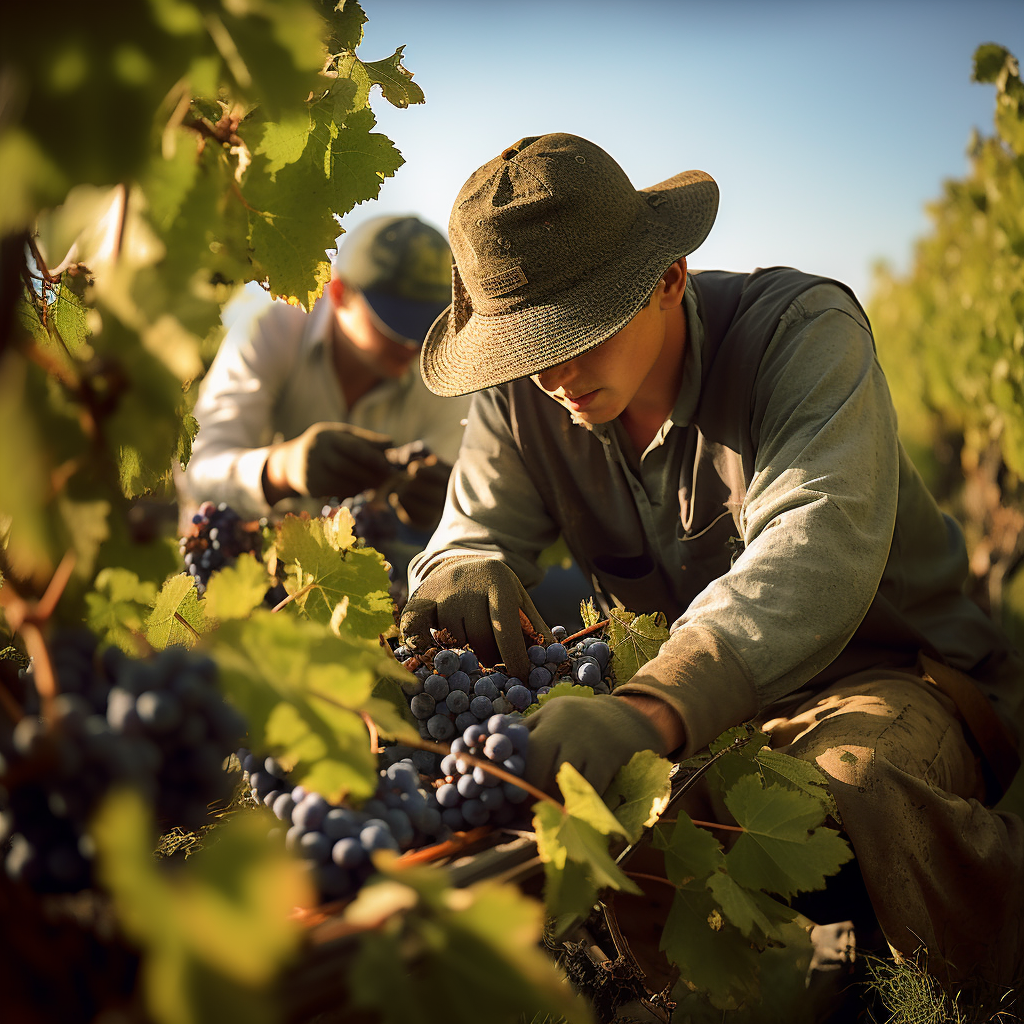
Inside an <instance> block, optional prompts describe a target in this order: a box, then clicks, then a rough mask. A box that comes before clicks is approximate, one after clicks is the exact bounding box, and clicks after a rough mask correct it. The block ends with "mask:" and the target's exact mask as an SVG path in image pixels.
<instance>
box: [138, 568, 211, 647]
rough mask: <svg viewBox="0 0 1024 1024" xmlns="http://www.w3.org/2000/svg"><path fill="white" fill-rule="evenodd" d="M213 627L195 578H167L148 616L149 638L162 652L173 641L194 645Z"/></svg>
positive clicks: (181, 575)
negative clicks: (201, 599)
mask: <svg viewBox="0 0 1024 1024" xmlns="http://www.w3.org/2000/svg"><path fill="white" fill-rule="evenodd" d="M182 620H184V621H182ZM209 628H210V622H209V620H208V619H207V618H206V613H205V612H204V611H203V606H202V603H201V602H200V600H199V594H198V592H197V590H196V584H195V580H193V579H192V577H191V576H189V575H187V574H186V573H179V574H178V575H177V576H172V577H171V578H170V579H169V580H167V582H166V583H165V584H164V585H163V587H162V588H161V589H160V593H159V594H157V597H156V601H155V603H154V605H153V610H152V612H150V614H149V617H148V618H147V619H146V639H147V640H148V641H149V642H150V644H151V645H152V646H153V647H155V648H156V649H157V650H158V651H162V650H163V649H164V648H165V647H169V646H171V645H172V644H180V645H181V646H182V647H193V646H194V645H195V643H196V641H197V640H198V639H199V637H201V636H202V635H203V634H204V633H206V632H207V631H208V630H209Z"/></svg>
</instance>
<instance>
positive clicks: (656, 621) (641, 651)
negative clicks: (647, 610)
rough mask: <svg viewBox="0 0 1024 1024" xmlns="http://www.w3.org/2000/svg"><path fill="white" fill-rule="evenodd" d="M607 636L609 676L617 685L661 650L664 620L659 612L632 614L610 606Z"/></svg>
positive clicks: (665, 633) (666, 626)
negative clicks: (608, 644)
mask: <svg viewBox="0 0 1024 1024" xmlns="http://www.w3.org/2000/svg"><path fill="white" fill-rule="evenodd" d="M608 637H609V643H610V645H611V649H612V659H611V673H612V678H613V679H614V680H615V685H616V686H621V685H622V684H623V683H625V682H627V681H628V680H630V679H632V678H633V676H635V675H636V674H637V672H638V671H639V670H640V669H641V668H642V667H643V666H644V665H646V664H647V662H649V661H650V660H651V659H652V658H653V657H654V656H655V655H656V654H657V653H658V651H660V650H661V645H662V644H663V643H664V642H665V641H666V640H667V639H668V623H667V621H666V619H665V616H664V615H663V614H662V613H661V612H658V613H657V614H656V615H636V614H635V613H633V612H628V611H625V610H624V609H622V608H613V609H612V610H611V616H610V621H609V623H608Z"/></svg>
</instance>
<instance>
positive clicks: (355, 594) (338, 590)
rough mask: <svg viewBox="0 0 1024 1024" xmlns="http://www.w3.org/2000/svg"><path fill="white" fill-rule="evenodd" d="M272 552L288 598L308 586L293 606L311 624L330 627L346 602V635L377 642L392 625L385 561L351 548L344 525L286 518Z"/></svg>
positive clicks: (367, 550) (341, 521)
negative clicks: (310, 587)
mask: <svg viewBox="0 0 1024 1024" xmlns="http://www.w3.org/2000/svg"><path fill="white" fill-rule="evenodd" d="M335 520H338V521H337V522H336V521H335ZM275 551H276V555H277V563H278V569H277V572H278V574H279V575H280V572H281V569H282V568H284V570H285V573H286V579H285V589H286V590H287V591H288V593H289V594H295V593H298V592H299V591H301V590H302V589H303V588H304V587H307V586H310V585H312V589H311V590H309V591H307V592H306V593H305V594H303V595H302V596H301V597H297V598H296V599H295V601H294V602H292V603H293V604H295V605H296V606H297V607H298V608H299V609H300V610H301V611H302V612H303V613H304V614H305V615H307V616H309V618H311V619H313V620H314V621H317V622H323V623H330V622H331V621H332V617H333V616H334V611H335V608H336V607H337V606H338V604H339V603H340V602H341V601H342V600H343V599H344V598H348V609H347V612H346V613H345V629H346V630H347V631H350V632H352V633H354V634H355V635H356V636H360V637H365V638H369V637H377V636H379V634H381V633H383V632H384V631H385V630H386V629H388V628H389V627H390V626H391V625H392V623H393V622H394V614H393V603H392V600H391V595H390V592H389V586H390V581H389V580H388V574H387V569H385V568H384V558H383V556H382V555H381V554H380V553H379V552H377V551H375V550H374V549H373V548H355V547H352V546H351V525H350V523H349V522H348V521H347V520H346V519H344V518H340V517H338V516H332V517H331V518H329V519H321V518H318V519H303V518H301V517H299V516H291V515H290V516H285V518H284V520H283V521H282V522H281V523H280V524H278V529H277V540H276V542H275Z"/></svg>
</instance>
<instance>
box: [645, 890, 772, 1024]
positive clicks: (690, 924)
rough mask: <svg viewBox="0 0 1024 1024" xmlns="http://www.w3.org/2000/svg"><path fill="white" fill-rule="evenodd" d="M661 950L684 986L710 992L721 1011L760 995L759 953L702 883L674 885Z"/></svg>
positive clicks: (713, 1003) (715, 1004)
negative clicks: (727, 918) (726, 919)
mask: <svg viewBox="0 0 1024 1024" xmlns="http://www.w3.org/2000/svg"><path fill="white" fill-rule="evenodd" d="M661 948H662V950H664V952H665V955H666V956H667V957H668V959H669V960H670V961H671V962H672V963H673V964H675V965H676V967H677V968H678V970H679V973H680V976H681V978H682V979H683V980H684V982H685V984H686V985H687V986H688V987H690V986H692V987H694V988H697V989H699V990H701V991H703V992H705V993H707V994H708V996H709V997H710V1000H711V1003H712V1005H714V1006H716V1007H717V1008H719V1009H721V1010H731V1009H736V1008H737V1007H738V1006H739V1005H740V1004H741V1003H743V1002H744V1001H745V1000H748V999H750V1000H754V999H756V998H757V997H758V995H759V992H760V985H759V981H758V955H757V951H756V950H755V949H754V948H753V946H751V944H750V943H749V942H748V941H747V940H746V939H745V938H744V937H743V935H742V934H740V932H739V931H738V930H737V929H736V928H734V927H733V926H732V925H731V924H729V923H728V922H727V921H725V920H724V919H723V917H722V914H721V911H720V910H719V908H718V905H717V904H716V902H715V899H714V897H713V896H712V894H711V893H710V892H709V891H708V890H707V889H705V888H704V887H703V886H700V885H687V886H681V887H679V888H677V889H676V895H675V898H674V899H673V901H672V908H671V910H669V913H668V917H667V918H666V920H665V926H664V928H663V930H662V935H661Z"/></svg>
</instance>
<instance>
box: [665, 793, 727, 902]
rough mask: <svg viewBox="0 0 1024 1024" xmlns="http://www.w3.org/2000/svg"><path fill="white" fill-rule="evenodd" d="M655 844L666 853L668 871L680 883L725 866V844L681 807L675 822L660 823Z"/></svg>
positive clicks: (704, 875)
mask: <svg viewBox="0 0 1024 1024" xmlns="http://www.w3.org/2000/svg"><path fill="white" fill-rule="evenodd" d="M653 843H654V848H655V849H657V850H662V851H664V853H665V873H666V875H667V876H668V878H669V881H671V882H672V883H673V884H674V885H676V886H682V885H688V884H689V883H690V882H691V881H693V880H694V879H697V880H698V881H699V880H701V879H705V878H707V877H708V875H710V874H712V873H713V872H716V871H720V870H722V868H723V867H724V866H725V857H724V855H723V853H722V845H721V843H719V842H718V840H717V839H715V837H714V836H713V835H712V834H711V833H710V832H707V831H705V830H704V829H702V828H698V827H697V826H696V825H694V823H693V822H692V821H691V820H690V818H689V816H688V815H687V814H686V813H685V812H683V811H680V812H679V815H678V817H677V818H676V823H675V825H674V826H673V827H672V828H671V830H670V829H669V827H668V825H667V823H666V824H663V825H659V826H658V828H657V829H655V832H654V839H653Z"/></svg>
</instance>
